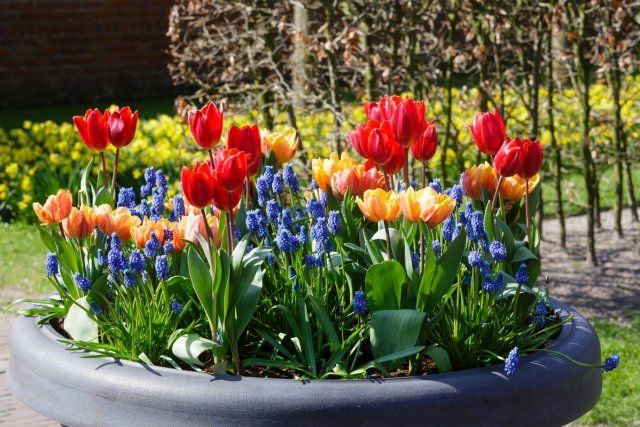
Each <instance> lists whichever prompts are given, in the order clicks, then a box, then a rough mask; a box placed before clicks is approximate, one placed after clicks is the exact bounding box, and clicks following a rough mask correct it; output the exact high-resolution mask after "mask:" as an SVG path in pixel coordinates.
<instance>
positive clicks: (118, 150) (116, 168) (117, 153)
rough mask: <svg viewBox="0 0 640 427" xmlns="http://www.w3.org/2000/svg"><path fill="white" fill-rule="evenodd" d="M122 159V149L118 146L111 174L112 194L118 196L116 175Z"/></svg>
mask: <svg viewBox="0 0 640 427" xmlns="http://www.w3.org/2000/svg"><path fill="white" fill-rule="evenodd" d="M119 160H120V149H119V148H116V159H115V161H114V162H113V175H111V194H113V197H115V196H116V193H115V191H116V175H117V174H118V161H119Z"/></svg>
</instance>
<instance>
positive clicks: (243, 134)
mask: <svg viewBox="0 0 640 427" xmlns="http://www.w3.org/2000/svg"><path fill="white" fill-rule="evenodd" d="M227 147H229V148H235V149H238V150H240V151H244V152H245V153H246V154H247V170H248V172H249V175H255V173H256V172H257V171H258V168H259V167H260V161H261V160H262V142H261V138H260V130H259V129H258V125H253V126H243V127H241V128H239V127H238V126H231V128H230V129H229V133H228V134H227Z"/></svg>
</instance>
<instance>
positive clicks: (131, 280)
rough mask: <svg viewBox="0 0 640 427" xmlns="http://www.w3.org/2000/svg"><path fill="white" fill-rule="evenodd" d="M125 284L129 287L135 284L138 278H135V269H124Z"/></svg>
mask: <svg viewBox="0 0 640 427" xmlns="http://www.w3.org/2000/svg"><path fill="white" fill-rule="evenodd" d="M124 284H125V286H127V287H129V288H130V287H132V286H135V284H136V278H135V275H134V274H133V271H131V270H125V271H124Z"/></svg>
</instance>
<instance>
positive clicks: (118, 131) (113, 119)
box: [109, 107, 138, 148]
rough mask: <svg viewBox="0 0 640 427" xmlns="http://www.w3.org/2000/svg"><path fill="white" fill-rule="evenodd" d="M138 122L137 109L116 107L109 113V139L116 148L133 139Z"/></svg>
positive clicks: (124, 145) (127, 143)
mask: <svg viewBox="0 0 640 427" xmlns="http://www.w3.org/2000/svg"><path fill="white" fill-rule="evenodd" d="M137 124H138V111H135V112H134V113H133V114H131V108H129V107H124V108H123V109H122V110H121V109H120V108H118V107H116V109H115V110H114V111H113V112H112V113H111V114H110V115H109V141H111V144H113V145H114V146H115V147H117V148H122V147H126V146H127V145H129V143H130V142H131V141H132V140H133V136H134V135H135V133H136V126H137Z"/></svg>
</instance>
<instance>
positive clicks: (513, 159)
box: [493, 138, 525, 177]
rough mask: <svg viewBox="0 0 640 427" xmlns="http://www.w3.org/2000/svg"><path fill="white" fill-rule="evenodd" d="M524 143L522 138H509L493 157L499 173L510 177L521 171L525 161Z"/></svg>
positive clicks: (494, 165)
mask: <svg viewBox="0 0 640 427" xmlns="http://www.w3.org/2000/svg"><path fill="white" fill-rule="evenodd" d="M523 155H524V150H523V143H522V140H521V139H520V138H514V139H507V140H506V141H505V143H504V145H503V146H502V147H501V148H500V151H498V152H497V153H496V156H495V157H494V159H493V167H494V168H495V170H496V171H497V172H498V174H500V175H502V176H505V177H508V176H513V175H515V174H517V173H518V172H520V170H521V169H522V165H523V163H524V160H525V159H524V156H523Z"/></svg>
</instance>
